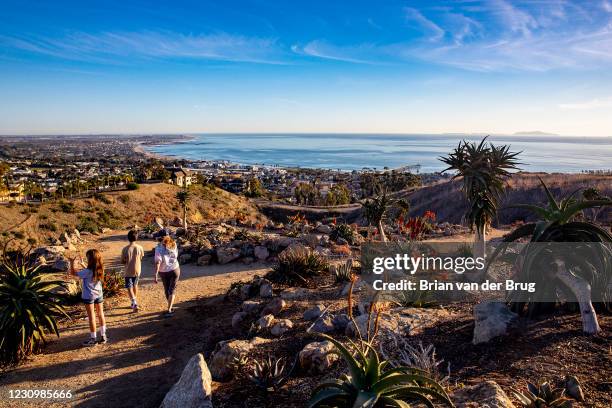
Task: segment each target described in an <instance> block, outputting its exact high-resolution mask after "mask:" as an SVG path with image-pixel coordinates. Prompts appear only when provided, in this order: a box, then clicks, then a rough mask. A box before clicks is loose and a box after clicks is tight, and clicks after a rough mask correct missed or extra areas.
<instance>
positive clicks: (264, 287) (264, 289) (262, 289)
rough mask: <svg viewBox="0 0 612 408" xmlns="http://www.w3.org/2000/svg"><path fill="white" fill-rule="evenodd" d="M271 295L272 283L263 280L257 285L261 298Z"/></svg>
mask: <svg viewBox="0 0 612 408" xmlns="http://www.w3.org/2000/svg"><path fill="white" fill-rule="evenodd" d="M272 295H273V291H272V284H271V283H270V282H263V283H262V284H261V285H259V296H261V297H262V298H271V297H272Z"/></svg>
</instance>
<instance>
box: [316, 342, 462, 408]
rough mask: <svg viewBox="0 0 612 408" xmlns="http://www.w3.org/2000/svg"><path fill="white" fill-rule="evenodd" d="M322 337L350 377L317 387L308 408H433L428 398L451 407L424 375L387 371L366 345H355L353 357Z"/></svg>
mask: <svg viewBox="0 0 612 408" xmlns="http://www.w3.org/2000/svg"><path fill="white" fill-rule="evenodd" d="M322 336H323V337H325V339H326V340H329V341H330V342H332V343H333V344H334V346H335V347H336V350H337V352H338V354H339V355H340V356H341V357H342V358H343V359H344V361H345V362H346V364H347V366H348V369H349V374H344V375H342V376H341V377H340V378H339V379H336V380H332V381H327V382H323V383H321V384H319V386H317V387H316V388H315V389H314V391H313V394H312V396H311V398H310V402H309V404H308V406H309V407H310V408H318V407H338V408H345V407H346V408H348V407H353V408H366V407H379V406H380V407H409V406H411V405H408V402H413V401H419V402H421V403H423V404H424V405H426V406H428V407H432V406H434V405H433V402H432V401H431V400H430V398H433V399H435V400H437V401H438V402H440V403H442V404H444V405H446V406H449V407H453V403H452V402H451V400H450V399H449V397H448V395H447V394H446V391H444V388H442V386H441V385H440V384H439V383H438V382H437V381H435V380H433V379H431V378H430V377H429V376H428V375H427V373H426V372H424V371H422V370H419V369H417V368H412V367H395V368H389V365H388V362H387V361H385V360H383V361H381V359H380V357H379V355H378V353H377V352H376V350H375V349H374V348H373V347H372V346H371V345H370V344H369V343H366V342H362V347H357V346H356V345H355V346H356V347H355V348H356V349H357V350H356V354H355V355H353V353H352V352H351V351H349V349H347V348H346V347H345V346H344V345H343V344H342V343H340V342H339V341H337V340H335V339H334V338H333V337H330V336H327V335H324V334H323V335H322Z"/></svg>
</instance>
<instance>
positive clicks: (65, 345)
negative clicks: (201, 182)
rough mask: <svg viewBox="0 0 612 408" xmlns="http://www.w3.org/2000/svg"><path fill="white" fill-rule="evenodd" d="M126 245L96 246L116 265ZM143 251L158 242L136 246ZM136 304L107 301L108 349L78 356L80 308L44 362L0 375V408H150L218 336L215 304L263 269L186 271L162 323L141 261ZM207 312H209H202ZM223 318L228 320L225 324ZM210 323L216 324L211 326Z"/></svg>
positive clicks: (158, 299)
mask: <svg viewBox="0 0 612 408" xmlns="http://www.w3.org/2000/svg"><path fill="white" fill-rule="evenodd" d="M125 244H126V241H125V232H123V231H122V232H117V233H113V234H112V235H109V236H106V237H102V238H100V240H99V242H98V244H97V247H98V248H100V249H102V250H103V253H104V257H105V260H106V261H107V263H117V257H118V255H119V253H120V251H121V248H122V247H123V246H124V245H125ZM140 244H141V245H143V247H144V248H145V250H146V251H148V250H151V249H152V248H153V247H154V245H155V242H153V241H143V242H140ZM143 266H144V267H145V268H144V271H143V277H142V279H141V287H140V294H139V303H140V304H141V306H142V310H141V311H140V312H139V313H133V312H132V310H131V309H130V307H129V305H130V302H129V298H128V297H127V296H125V295H123V296H120V297H117V298H113V299H110V300H107V301H106V304H105V306H106V318H107V326H108V336H109V343H108V344H106V345H98V346H95V347H93V348H83V347H82V346H81V342H82V341H84V340H86V339H87V333H88V330H87V320H86V319H85V318H83V312H82V310H81V307H79V308H78V309H76V310H75V311H74V315H73V320H72V322H68V323H67V324H65V325H63V327H62V328H61V337H60V338H59V339H57V338H52V339H51V342H50V343H49V344H48V346H47V347H46V348H45V349H44V352H43V353H42V354H39V355H36V356H34V357H33V358H31V359H30V360H29V361H27V362H26V363H25V364H23V365H21V366H19V367H18V368H16V369H13V370H10V371H8V372H5V373H2V376H1V378H0V406H9V407H13V406H15V407H17V406H20V407H21V406H35V405H36V406H40V405H43V406H76V407H137V406H138V407H140V406H143V407H153V406H158V405H159V403H160V402H161V400H162V399H163V397H164V395H165V393H166V392H167V391H168V390H169V389H170V387H171V386H172V385H173V384H174V382H176V380H177V379H178V377H179V376H180V373H181V371H182V369H183V367H184V366H185V364H186V363H187V360H188V359H189V358H190V357H191V356H193V355H194V354H195V353H197V352H200V351H202V350H203V349H206V348H209V347H210V344H213V345H214V343H215V342H216V341H218V340H220V339H221V338H219V337H220V336H222V335H223V333H215V332H214V327H210V326H211V325H210V324H208V325H206V324H205V321H209V322H210V321H211V320H213V319H211V316H215V315H222V314H223V313H222V312H223V311H219V310H215V309H218V306H216V304H217V303H218V302H216V300H217V298H218V297H219V296H218V295H223V294H224V293H225V292H226V290H227V289H228V288H229V286H230V284H231V282H234V281H237V280H241V279H243V280H247V279H250V278H251V277H252V276H253V275H255V274H258V273H259V274H263V273H265V272H266V270H267V269H266V266H265V265H257V264H253V265H249V266H246V265H242V264H236V263H234V264H228V265H214V266H207V267H197V266H195V265H192V264H190V265H185V266H183V267H182V269H181V279H180V282H179V286H178V289H177V290H178V292H177V305H176V306H177V307H176V313H175V316H173V317H172V318H164V317H163V316H162V313H161V312H162V311H163V308H164V304H165V300H164V298H163V289H162V286H161V283H159V284H158V285H155V284H154V282H153V278H152V276H153V266H152V258H151V257H150V256H148V257H146V258H145V259H144V261H143ZM208 304H210V309H209V308H208V307H207V305H208ZM224 318H225V317H224ZM213 321H214V320H213ZM11 389H13V390H15V389H51V390H71V391H72V395H73V397H72V399H70V400H64V401H49V400H41V399H38V400H10V399H9V398H8V397H9V390H11Z"/></svg>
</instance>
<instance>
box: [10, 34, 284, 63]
mask: <svg viewBox="0 0 612 408" xmlns="http://www.w3.org/2000/svg"><path fill="white" fill-rule="evenodd" d="M0 44H1V45H2V46H3V47H9V48H12V49H18V50H22V51H26V52H30V53H36V54H43V55H48V56H52V57H57V58H62V59H68V60H77V61H89V62H101V63H113V62H122V63H125V61H126V58H151V59H173V58H177V59H178V58H188V59H203V60H220V61H236V62H253V63H266V64H275V63H282V59H281V54H282V53H281V50H280V47H279V46H278V44H277V42H276V40H275V39H266V38H253V37H245V36H239V35H231V34H227V33H218V34H208V35H187V34H181V33H176V32H168V31H141V32H102V33H96V34H91V33H84V32H73V33H69V34H67V35H66V36H64V37H61V38H41V37H8V36H2V37H0Z"/></svg>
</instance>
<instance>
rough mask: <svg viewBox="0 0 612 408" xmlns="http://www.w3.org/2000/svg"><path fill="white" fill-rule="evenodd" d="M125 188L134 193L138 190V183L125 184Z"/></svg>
mask: <svg viewBox="0 0 612 408" xmlns="http://www.w3.org/2000/svg"><path fill="white" fill-rule="evenodd" d="M125 187H126V188H127V189H128V190H130V191H134V190H138V189H139V188H140V185H138V183H127V185H126V186H125Z"/></svg>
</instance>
